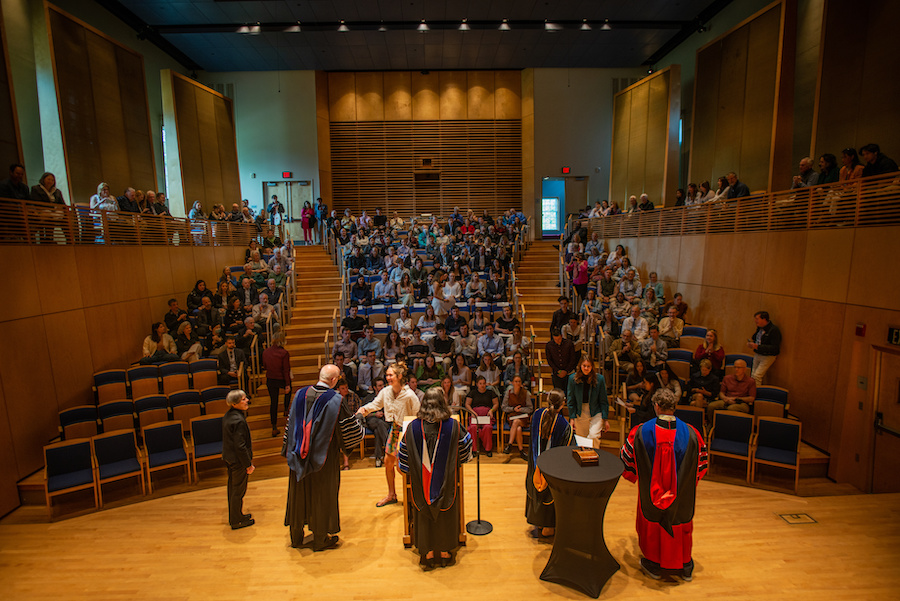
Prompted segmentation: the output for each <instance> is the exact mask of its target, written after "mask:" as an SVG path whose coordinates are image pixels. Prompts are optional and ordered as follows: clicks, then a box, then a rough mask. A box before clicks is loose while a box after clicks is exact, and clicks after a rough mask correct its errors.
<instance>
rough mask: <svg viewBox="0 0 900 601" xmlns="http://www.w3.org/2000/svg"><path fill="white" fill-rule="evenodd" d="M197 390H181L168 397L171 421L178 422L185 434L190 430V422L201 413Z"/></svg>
mask: <svg viewBox="0 0 900 601" xmlns="http://www.w3.org/2000/svg"><path fill="white" fill-rule="evenodd" d="M202 408H203V406H202V404H201V399H200V391H199V390H182V391H180V392H175V393H172V394H170V395H169V410H170V411H171V412H172V419H173V420H174V421H177V422H178V421H180V422H181V424H182V428H183V430H184V431H185V432H190V430H191V420H192V419H193V418H195V417H200V415H201V414H202V413H203V411H202Z"/></svg>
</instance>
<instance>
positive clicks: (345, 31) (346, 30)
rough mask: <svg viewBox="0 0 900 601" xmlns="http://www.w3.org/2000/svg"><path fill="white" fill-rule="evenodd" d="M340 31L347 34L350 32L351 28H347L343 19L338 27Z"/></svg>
mask: <svg viewBox="0 0 900 601" xmlns="http://www.w3.org/2000/svg"><path fill="white" fill-rule="evenodd" d="M338 31H340V32H341V33H347V32H348V31H350V28H349V27H347V24H346V23H344V20H343V19H341V24H340V25H338Z"/></svg>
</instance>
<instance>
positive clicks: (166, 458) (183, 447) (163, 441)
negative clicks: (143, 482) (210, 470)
mask: <svg viewBox="0 0 900 601" xmlns="http://www.w3.org/2000/svg"><path fill="white" fill-rule="evenodd" d="M141 437H142V438H143V439H144V447H145V449H146V451H147V458H146V462H145V463H146V466H147V487H148V489H149V492H150V493H151V494H152V493H153V478H152V476H153V472H156V471H159V470H163V469H168V468H172V467H180V466H184V470H185V473H186V474H187V480H188V483H190V482H191V463H190V460H189V458H188V447H187V443H186V442H185V440H184V435H183V434H182V432H181V423H180V422H163V423H159V424H153V425H150V426H147V427H145V428H142V429H141Z"/></svg>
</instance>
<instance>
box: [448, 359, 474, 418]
mask: <svg viewBox="0 0 900 601" xmlns="http://www.w3.org/2000/svg"><path fill="white" fill-rule="evenodd" d="M447 376H448V377H449V378H450V381H451V384H452V386H453V390H452V393H451V395H452V396H451V397H450V400H449V401H448V403H449V404H450V406H452V407H460V406H461V405H462V404H463V403H464V402H465V400H466V395H468V394H469V389H470V388H471V386H472V377H473V376H472V370H471V369H469V366H468V365H466V359H465V357H464V356H463V355H459V354H458V355H456V356H455V357H454V359H453V366H452V367H451V368H450V370H449V371H448V372H447ZM442 385H443V381H442Z"/></svg>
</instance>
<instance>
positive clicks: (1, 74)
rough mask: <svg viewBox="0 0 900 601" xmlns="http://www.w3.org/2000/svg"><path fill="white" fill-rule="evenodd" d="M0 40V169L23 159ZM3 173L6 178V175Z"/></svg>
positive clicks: (0, 19) (0, 15) (0, 26)
mask: <svg viewBox="0 0 900 601" xmlns="http://www.w3.org/2000/svg"><path fill="white" fill-rule="evenodd" d="M3 27H4V26H3V10H2V8H0V31H5V29H4V28H3ZM0 38H3V39H2V40H0V47H2V48H3V58H2V59H0V123H4V124H5V125H4V127H3V128H2V129H0V167H3V168H5V167H6V165H10V164H12V163H22V162H23V159H22V140H21V137H20V134H19V119H18V116H17V115H16V99H15V95H14V93H13V81H12V74H11V73H10V70H9V49H8V48H7V47H6V35H2V36H0ZM3 173H4V177H6V173H5V172H3ZM0 501H2V498H0ZM3 513H5V512H3V507H2V505H0V515H2V514H3Z"/></svg>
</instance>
